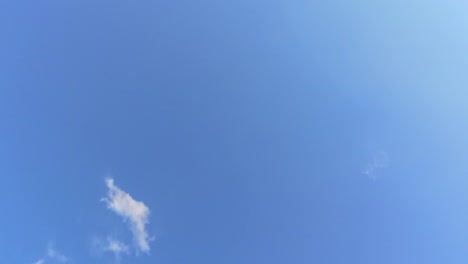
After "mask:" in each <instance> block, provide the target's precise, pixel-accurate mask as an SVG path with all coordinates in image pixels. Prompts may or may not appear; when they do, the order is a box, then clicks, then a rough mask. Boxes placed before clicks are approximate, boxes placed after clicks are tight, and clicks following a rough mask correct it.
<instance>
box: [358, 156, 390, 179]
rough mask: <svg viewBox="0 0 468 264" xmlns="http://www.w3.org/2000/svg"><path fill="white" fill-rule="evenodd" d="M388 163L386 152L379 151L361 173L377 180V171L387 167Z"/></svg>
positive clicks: (388, 158)
mask: <svg viewBox="0 0 468 264" xmlns="http://www.w3.org/2000/svg"><path fill="white" fill-rule="evenodd" d="M389 163H390V157H389V155H388V153H387V152H380V153H378V154H377V155H375V156H374V158H373V159H372V161H371V162H369V163H368V164H367V166H366V167H365V169H364V171H363V174H364V175H366V176H367V177H369V179H371V180H373V181H376V180H377V171H378V170H382V169H384V168H387V167H388V166H389Z"/></svg>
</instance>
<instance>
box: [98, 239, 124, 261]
mask: <svg viewBox="0 0 468 264" xmlns="http://www.w3.org/2000/svg"><path fill="white" fill-rule="evenodd" d="M107 243H108V244H107V246H106V247H105V248H104V250H105V251H110V252H112V253H114V256H115V261H116V262H119V260H120V255H121V254H128V251H129V250H128V246H127V245H126V244H124V243H122V242H120V241H118V240H116V239H113V238H108V239H107Z"/></svg>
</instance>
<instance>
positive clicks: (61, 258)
mask: <svg viewBox="0 0 468 264" xmlns="http://www.w3.org/2000/svg"><path fill="white" fill-rule="evenodd" d="M49 261H52V262H53V263H57V262H58V263H68V258H67V257H66V256H65V255H63V254H62V253H60V252H58V251H57V250H56V249H55V248H54V246H53V245H52V244H51V243H49V245H48V247H47V251H46V253H45V256H44V257H43V258H40V259H39V260H37V261H36V262H34V264H45V263H46V262H49Z"/></svg>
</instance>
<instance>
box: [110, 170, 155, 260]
mask: <svg viewBox="0 0 468 264" xmlns="http://www.w3.org/2000/svg"><path fill="white" fill-rule="evenodd" d="M106 185H107V188H108V191H107V197H105V198H103V199H102V201H104V202H105V203H106V205H107V208H108V209H110V210H111V211H113V212H114V213H116V214H118V215H120V216H121V217H122V218H123V219H124V221H126V222H127V223H128V224H129V226H130V231H131V232H132V234H133V239H134V241H135V244H136V245H137V249H138V250H139V251H142V252H145V253H148V252H149V250H150V247H149V237H148V233H147V231H146V229H145V225H146V224H147V223H148V218H149V213H150V211H149V209H148V207H147V206H146V205H145V204H144V203H143V202H140V201H136V200H135V199H133V198H132V196H130V194H128V193H126V192H124V191H122V190H121V189H120V188H118V187H117V186H115V185H114V180H113V179H110V178H108V179H106ZM113 246H114V248H115V249H119V246H121V245H120V244H113Z"/></svg>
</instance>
